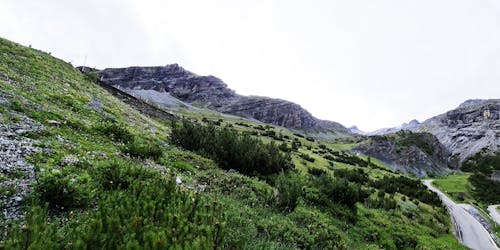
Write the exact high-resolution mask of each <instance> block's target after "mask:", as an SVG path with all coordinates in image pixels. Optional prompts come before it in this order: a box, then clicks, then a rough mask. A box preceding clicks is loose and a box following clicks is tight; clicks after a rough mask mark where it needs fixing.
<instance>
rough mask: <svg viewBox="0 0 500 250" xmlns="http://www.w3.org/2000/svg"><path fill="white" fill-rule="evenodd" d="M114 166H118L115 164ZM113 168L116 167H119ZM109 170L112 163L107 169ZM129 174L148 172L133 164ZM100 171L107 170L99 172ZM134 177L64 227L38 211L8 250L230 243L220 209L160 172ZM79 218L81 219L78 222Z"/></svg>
mask: <svg viewBox="0 0 500 250" xmlns="http://www.w3.org/2000/svg"><path fill="white" fill-rule="evenodd" d="M113 164H114V163H113ZM113 164H111V165H113ZM104 165H108V164H104ZM127 168H128V170H127V171H126V172H127V173H141V172H142V171H143V170H142V169H141V168H140V167H138V166H136V165H134V164H130V165H129V167H127ZM96 170H97V171H98V172H99V171H101V170H103V168H102V167H100V168H97V169H96ZM138 176H139V177H141V176H142V177H141V178H146V177H147V178H149V179H148V181H141V180H136V179H134V178H129V181H130V182H129V183H128V189H116V190H110V191H106V192H103V193H102V194H101V197H100V199H99V201H98V204H97V206H96V208H95V209H92V210H88V211H86V212H82V213H78V212H77V213H70V214H71V216H70V218H69V220H68V221H67V222H66V223H65V224H64V226H62V227H61V226H59V225H58V223H57V221H54V222H50V220H49V219H48V218H49V217H48V214H47V212H46V210H44V209H41V208H39V207H33V209H32V210H31V211H30V212H29V213H28V216H27V222H26V227H25V229H21V228H19V227H15V228H13V229H12V230H10V232H9V233H8V234H7V238H6V239H5V241H4V243H3V244H2V246H1V247H6V248H7V249H128V248H131V249H165V248H173V249H219V248H220V246H221V244H222V241H223V239H224V235H225V231H224V222H223V220H224V215H223V214H222V209H221V206H220V204H218V203H215V202H210V201H208V200H207V199H206V198H204V197H201V196H199V195H193V194H190V193H186V192H182V191H180V190H179V189H178V188H177V186H176V184H175V181H174V180H173V179H170V178H169V179H167V178H164V177H162V176H160V175H159V173H156V172H151V175H150V174H147V175H143V174H140V175H136V176H135V177H138ZM72 216H76V217H72Z"/></svg>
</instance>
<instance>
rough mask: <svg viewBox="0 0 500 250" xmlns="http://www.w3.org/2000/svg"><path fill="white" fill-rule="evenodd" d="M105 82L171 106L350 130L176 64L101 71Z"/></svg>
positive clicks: (302, 126)
mask: <svg viewBox="0 0 500 250" xmlns="http://www.w3.org/2000/svg"><path fill="white" fill-rule="evenodd" d="M99 74H100V75H101V80H102V82H104V83H106V84H109V85H111V86H114V87H116V88H119V89H121V90H123V91H126V92H128V93H130V94H133V95H136V96H139V97H141V98H145V99H149V100H150V101H154V102H155V103H157V104H159V105H163V106H167V107H170V108H172V105H170V106H169V104H172V103H177V102H176V101H177V100H172V99H171V98H175V99H178V100H180V101H182V102H185V103H187V104H188V105H190V104H196V106H199V105H202V106H204V107H206V108H209V109H213V110H216V111H219V112H222V113H227V114H234V115H238V116H242V117H246V118H250V119H255V120H259V121H262V122H265V123H271V124H275V125H279V126H283V127H287V128H292V129H303V130H309V131H318V132H324V131H331V130H334V131H336V132H339V133H347V132H348V131H347V129H346V128H345V127H344V126H342V125H340V124H338V123H335V122H326V121H321V120H319V119H316V118H314V117H313V116H312V115H311V114H310V113H309V112H308V111H307V110H305V109H303V108H302V107H301V106H300V105H298V104H296V103H293V102H289V101H286V100H280V99H273V98H268V97H259V96H241V95H238V94H236V93H235V91H234V90H231V89H229V88H228V87H227V85H226V84H225V83H224V82H222V81H221V80H220V79H218V78H217V77H214V76H199V75H196V74H194V73H192V72H189V71H187V70H185V69H183V68H182V67H180V66H179V65H177V64H172V65H167V66H163V67H130V68H116V69H105V70H102V71H100V72H99Z"/></svg>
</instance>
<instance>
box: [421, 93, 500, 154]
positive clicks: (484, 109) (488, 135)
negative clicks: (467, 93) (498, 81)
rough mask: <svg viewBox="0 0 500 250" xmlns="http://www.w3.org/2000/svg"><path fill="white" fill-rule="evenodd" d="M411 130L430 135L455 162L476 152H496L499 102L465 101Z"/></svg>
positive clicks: (499, 139)
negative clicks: (448, 152) (433, 136)
mask: <svg viewBox="0 0 500 250" xmlns="http://www.w3.org/2000/svg"><path fill="white" fill-rule="evenodd" d="M415 131H425V132H429V133H432V134H434V135H435V136H436V137H437V138H438V139H439V141H440V142H441V143H442V144H443V145H445V146H446V148H448V150H449V151H450V152H451V154H452V155H453V156H454V157H455V158H456V159H457V160H458V161H459V162H463V161H465V160H466V159H468V158H469V157H471V156H473V155H475V154H476V153H479V152H484V153H496V152H499V151H500V99H493V100H481V101H479V100H473V101H467V102H465V103H463V104H461V105H460V106H459V107H458V108H457V109H454V110H451V111H449V112H446V113H445V114H442V115H438V116H435V117H433V118H430V119H428V120H426V121H425V122H423V123H422V124H421V125H420V126H418V127H417V128H416V129H415Z"/></svg>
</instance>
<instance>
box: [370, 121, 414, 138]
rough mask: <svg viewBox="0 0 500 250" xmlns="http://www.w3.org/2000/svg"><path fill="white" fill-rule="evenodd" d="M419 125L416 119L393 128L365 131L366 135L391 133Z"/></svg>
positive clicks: (412, 128) (411, 128)
mask: <svg viewBox="0 0 500 250" xmlns="http://www.w3.org/2000/svg"><path fill="white" fill-rule="evenodd" d="M419 125H420V122H419V121H417V120H415V119H414V120H411V121H410V122H409V123H403V124H401V126H399V127H394V128H382V129H378V130H375V131H372V132H367V133H365V134H366V135H385V134H391V133H396V132H398V131H400V130H414V129H415V128H417V127H418V126H419Z"/></svg>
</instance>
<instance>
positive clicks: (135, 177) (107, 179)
mask: <svg viewBox="0 0 500 250" xmlns="http://www.w3.org/2000/svg"><path fill="white" fill-rule="evenodd" d="M96 175H97V179H98V180H99V183H100V184H101V186H102V187H103V188H104V189H107V190H109V189H128V188H129V187H130V186H131V184H132V183H134V182H141V181H148V180H150V179H151V178H153V177H154V176H155V173H154V172H153V170H150V169H148V168H145V167H143V166H140V165H138V164H137V163H135V162H132V161H127V160H123V159H122V158H117V157H115V158H111V159H107V160H104V161H101V162H100V163H99V164H98V166H97V169H96Z"/></svg>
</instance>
